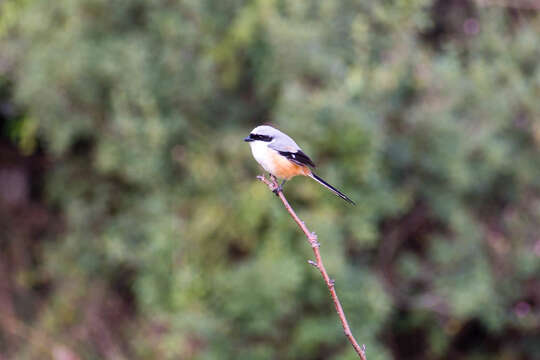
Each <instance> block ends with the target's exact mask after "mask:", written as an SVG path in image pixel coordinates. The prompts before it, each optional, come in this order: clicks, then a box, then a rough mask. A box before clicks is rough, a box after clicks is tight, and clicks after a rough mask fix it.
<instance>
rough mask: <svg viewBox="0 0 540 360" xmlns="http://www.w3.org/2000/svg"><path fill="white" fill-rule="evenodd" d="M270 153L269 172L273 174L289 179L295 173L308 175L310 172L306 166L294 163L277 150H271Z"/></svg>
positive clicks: (295, 174)
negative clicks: (270, 166)
mask: <svg viewBox="0 0 540 360" xmlns="http://www.w3.org/2000/svg"><path fill="white" fill-rule="evenodd" d="M271 154H272V155H271V156H272V167H273V169H272V171H270V172H271V173H272V174H273V175H274V176H276V177H278V178H280V179H285V180H289V179H290V178H292V177H294V176H297V175H305V176H309V175H310V174H311V170H310V169H309V168H308V167H307V166H303V165H299V164H296V163H294V162H292V161H290V160H288V159H287V158H285V157H284V156H282V155H280V154H278V153H277V152H274V151H272V152H271Z"/></svg>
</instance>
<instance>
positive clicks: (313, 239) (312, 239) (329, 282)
mask: <svg viewBox="0 0 540 360" xmlns="http://www.w3.org/2000/svg"><path fill="white" fill-rule="evenodd" d="M257 179H259V180H260V181H262V182H263V183H265V184H266V185H268V188H269V189H270V190H272V191H275V192H277V195H278V196H279V198H280V199H281V201H282V202H283V205H285V208H286V209H287V211H288V212H289V214H290V215H291V216H292V218H293V219H294V221H295V222H296V223H297V224H298V226H299V227H300V229H302V231H303V232H304V234H305V235H306V237H307V239H308V241H309V244H310V245H311V248H312V249H313V253H314V254H315V260H316V261H312V260H308V263H309V264H311V265H313V266H314V267H316V268H317V269H319V271H320V272H321V275H322V277H323V279H324V282H325V283H326V286H327V287H328V290H329V291H330V296H331V297H332V301H333V302H334V306H335V307H336V312H337V314H338V316H339V320H341V325H342V326H343V331H344V332H345V336H346V337H347V339H349V342H350V343H351V344H352V346H353V348H354V350H355V351H356V353H357V354H358V356H359V357H360V359H362V360H366V354H365V346H360V345H359V344H358V342H357V341H356V339H355V338H354V336H353V335H352V332H351V328H350V327H349V323H348V322H347V318H346V317H345V312H344V311H343V307H342V306H341V303H340V302H339V298H338V296H337V293H336V289H335V286H334V283H335V281H334V280H333V279H331V278H330V276H328V273H327V272H326V269H325V268H324V264H323V261H322V259H321V253H320V251H319V242H318V241H317V235H316V234H315V233H314V232H311V231H309V229H308V228H307V226H306V224H305V223H304V222H303V221H302V220H300V218H299V217H298V215H296V213H295V212H294V210H293V208H292V207H291V205H289V202H288V201H287V199H286V198H285V195H283V192H282V191H281V190H280V189H279V187H278V183H277V182H276V180H275V179H271V180H268V179H267V178H265V177H264V176H262V175H260V176H257Z"/></svg>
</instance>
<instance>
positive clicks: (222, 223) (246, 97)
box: [0, 0, 540, 360]
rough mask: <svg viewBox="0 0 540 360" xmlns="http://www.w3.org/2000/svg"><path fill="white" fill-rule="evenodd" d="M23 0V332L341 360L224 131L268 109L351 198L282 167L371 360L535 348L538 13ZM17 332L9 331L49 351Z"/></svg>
mask: <svg viewBox="0 0 540 360" xmlns="http://www.w3.org/2000/svg"><path fill="white" fill-rule="evenodd" d="M15 3H17V2H15ZM20 3H21V4H24V6H22V5H21V6H20V7H14V6H15V5H4V7H6V8H9V9H11V10H10V12H8V13H7V15H2V16H0V20H1V21H0V34H2V35H3V39H2V40H1V42H0V51H2V50H5V54H9V57H10V62H9V64H10V65H9V67H8V68H7V69H4V68H3V67H2V68H0V70H2V72H4V73H3V74H1V76H3V77H6V78H9V79H10V81H12V82H13V84H14V92H15V98H14V101H15V103H16V104H17V105H18V106H21V108H24V109H25V112H26V114H25V117H24V120H22V122H21V123H20V129H21V130H20V131H19V132H20V133H21V145H22V147H23V149H24V150H25V151H31V150H32V149H34V148H35V146H34V145H32V144H33V141H39V143H40V144H41V146H42V148H43V150H44V151H45V153H46V154H47V156H48V157H49V158H50V160H51V164H52V165H51V166H50V168H48V170H47V173H46V175H47V176H46V181H45V184H44V191H45V192H44V193H45V196H46V201H47V204H49V206H50V207H51V208H53V209H55V211H57V212H59V213H60V214H61V216H62V218H63V219H64V222H65V230H64V231H63V234H62V235H61V236H60V237H58V238H55V239H53V241H49V242H46V243H45V244H44V249H43V254H42V255H41V258H40V267H39V269H38V270H39V271H43V272H46V273H47V274H49V275H48V276H50V278H51V281H52V283H53V284H54V289H53V290H52V291H51V293H50V294H49V295H48V296H47V298H46V299H45V300H44V301H45V303H46V305H45V306H44V307H43V308H44V310H41V311H36V312H34V311H33V310H31V309H23V310H22V311H25V312H28V313H29V314H30V313H31V314H33V315H32V316H29V315H27V316H25V318H27V319H28V323H29V324H30V325H31V326H32V327H34V328H36V329H38V331H39V332H43V333H46V334H49V335H48V336H49V337H50V338H51V339H61V340H55V341H57V342H60V343H63V344H66V346H68V347H69V348H71V349H72V350H73V351H74V352H76V353H77V354H78V355H79V356H81V358H84V359H94V358H112V357H118V358H148V359H154V358H159V359H178V358H180V359H323V358H324V359H336V360H337V359H340V360H343V359H354V358H355V354H354V352H353V351H352V349H351V348H350V346H349V344H348V343H347V342H346V339H345V337H344V336H343V333H342V330H341V327H340V325H339V322H338V319H337V317H336V315H335V313H334V310H333V305H332V303H331V301H330V299H329V296H328V293H327V289H326V287H325V286H324V283H323V282H322V280H321V279H320V276H319V274H318V273H317V272H316V270H314V269H313V268H312V267H310V266H309V265H308V264H307V263H306V260H307V259H309V258H310V257H311V256H312V254H311V249H310V248H309V246H308V245H307V243H306V241H305V239H304V238H303V237H302V234H301V233H300V232H299V231H298V229H297V228H296V227H295V224H294V223H293V222H292V221H291V219H290V218H289V217H288V215H287V213H286V212H285V211H284V209H283V207H282V205H281V204H280V202H279V201H277V200H276V198H275V197H274V196H273V195H272V194H271V193H270V192H269V191H268V190H267V189H266V187H265V186H263V185H262V184H260V183H258V182H256V181H255V180H254V175H255V174H256V173H257V172H260V169H259V168H258V167H257V165H256V163H255V162H254V161H253V159H252V158H251V154H250V151H249V148H248V147H247V146H246V145H245V144H244V143H243V142H242V138H243V137H244V136H245V135H246V134H247V133H248V132H249V131H250V130H251V129H252V128H253V127H254V126H255V125H257V124H260V123H264V122H272V123H274V124H276V125H277V126H278V127H279V128H280V129H282V130H283V131H285V132H287V133H289V134H291V135H292V136H293V137H294V138H295V139H296V140H297V142H298V143H299V144H300V145H301V146H302V147H303V149H304V150H305V152H306V153H308V154H310V156H311V157H312V158H313V159H314V160H315V162H316V163H317V164H318V165H319V167H320V170H319V173H320V175H321V176H322V177H323V178H325V179H327V180H328V181H329V182H330V183H332V184H336V186H338V187H339V188H341V189H343V191H344V192H345V193H347V194H348V195H350V197H351V198H352V199H354V200H356V201H357V203H358V206H357V207H354V208H353V207H349V206H347V205H346V204H344V203H343V202H342V201H341V200H340V199H339V198H336V197H333V196H332V195H331V194H330V193H329V192H326V191H324V190H322V189H321V188H320V187H319V186H318V185H317V184H316V183H314V182H309V180H307V179H295V180H293V181H291V182H290V183H288V184H287V186H286V187H285V193H286V195H287V197H288V198H289V200H290V202H291V203H292V205H293V206H294V207H295V209H296V210H297V212H298V213H299V215H300V217H301V218H302V219H303V220H304V221H305V222H306V223H307V224H308V226H309V227H310V228H311V229H312V230H314V231H316V232H317V234H318V235H319V238H320V241H321V244H322V247H321V252H322V254H323V258H324V261H325V264H326V266H327V268H328V271H329V273H330V274H331V275H332V276H333V277H335V279H336V284H337V285H336V286H337V291H338V294H339V295H340V297H341V299H342V303H343V306H344V308H345V311H346V313H347V315H348V317H349V320H350V323H351V327H352V329H353V333H354V334H355V336H356V337H357V339H358V340H359V341H360V342H361V343H365V344H366V345H367V351H368V352H367V353H368V358H369V359H370V360H374V359H390V358H392V357H393V356H395V357H396V358H418V359H421V358H422V359H424V358H425V359H444V358H456V359H457V358H462V359H465V358H475V359H493V358H500V359H502V358H505V359H506V358H508V359H526V358H536V357H538V356H539V355H540V350H539V349H538V346H534V341H533V334H534V332H535V331H537V330H538V328H539V327H540V317H539V315H538V314H539V308H538V306H539V304H540V298H539V297H538V291H537V290H535V289H537V288H538V274H539V273H540V262H539V261H538V256H539V254H540V249H539V246H540V245H539V242H538V241H539V240H538V236H537V229H538V226H539V225H540V192H539V191H540V166H538V159H539V158H540V122H539V119H540V102H539V101H538V98H539V97H540V65H539V63H538V59H539V58H540V50H539V49H540V48H539V47H538V46H537V44H538V31H539V30H540V20H539V19H538V18H537V17H538V16H537V14H536V13H534V12H531V13H527V14H526V15H522V17H518V18H516V15H515V13H513V12H511V11H509V10H507V9H505V8H482V7H476V5H474V4H469V3H465V4H466V5H463V4H462V3H461V2H450V3H452V4H451V5H444V6H449V7H450V8H451V10H452V11H454V12H452V13H453V14H454V15H453V16H454V17H453V18H452V19H453V20H452V21H453V22H457V23H458V24H459V26H458V27H457V28H456V27H453V25H451V24H452V23H453V22H452V21H450V20H449V19H450V18H448V21H446V19H444V18H442V19H441V16H440V15H437V14H436V13H437V11H439V10H440V7H442V6H443V5H442V2H440V1H439V2H432V1H428V0H417V1H385V2H372V1H353V0H348V1H328V0H326V1H317V0H311V1H292V0H291V1H288V0H280V1H270V0H253V1H240V0H234V1H233V0H231V1H198V0H185V1H142V0H126V1H105V0H58V1H54V2H44V1H23V2H20ZM6 4H10V2H9V1H8V2H7V3H6ZM13 4H14V3H13ZM467 4H468V5H467ZM15 9H17V10H15ZM13 11H17V14H18V16H17V20H16V21H15V20H14V18H13V16H12V15H10V14H12V13H13ZM455 14H460V15H459V16H458V15H455ZM520 14H521V13H519V12H518V15H520ZM455 16H457V18H455ZM520 16H521V15H520ZM465 22H468V24H472V25H476V26H477V29H476V30H474V28H473V30H470V29H469V30H467V29H468V28H466V26H465ZM5 24H7V25H5ZM4 26H6V27H7V28H6V29H4ZM107 299H109V300H107ZM111 299H112V300H111ZM111 303H112V305H111ZM96 304H98V305H96ZM114 304H117V305H114ZM518 306H521V308H523V309H527V311H525V310H523V311H521V312H519V311H518V310H517V309H518ZM119 309H121V310H119ZM117 313H120V315H118V314H117ZM96 319H98V320H96ZM96 324H98V325H99V324H101V325H100V326H103V324H107V325H106V326H105V327H107V326H110V327H111V328H112V330H110V333H108V335H102V334H101V335H100V333H99V331H98V330H96V328H97V329H99V328H100V327H99V326H98V325H96ZM73 329H86V332H83V333H84V334H86V335H84V336H83V335H80V336H78V335H76V334H74V333H72V332H71V330H73ZM470 329H476V330H475V331H472V330H470ZM0 330H1V329H0ZM510 335H511V336H510ZM102 336H104V337H108V338H109V340H107V341H109V343H107V342H105V343H104V342H103V340H102ZM51 341H52V340H51ZM514 341H515V342H514ZM110 342H112V345H111V344H110ZM107 344H108V345H107ZM411 344H414V345H411ZM493 344H496V345H493ZM531 344H533V345H531ZM32 346H34V347H31V350H25V352H23V350H20V349H15V350H12V351H13V352H14V353H17V351H19V352H18V354H19V356H21V358H44V357H45V358H46V357H47V356H52V355H50V353H49V352H48V351H49V350H47V349H43V348H41V347H39V346H38V345H32ZM497 354H498V355H497ZM0 355H1V354H0Z"/></svg>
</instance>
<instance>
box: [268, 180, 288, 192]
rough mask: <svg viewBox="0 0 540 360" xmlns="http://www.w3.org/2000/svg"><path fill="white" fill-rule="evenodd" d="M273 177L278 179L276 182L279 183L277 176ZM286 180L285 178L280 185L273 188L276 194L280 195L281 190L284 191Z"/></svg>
mask: <svg viewBox="0 0 540 360" xmlns="http://www.w3.org/2000/svg"><path fill="white" fill-rule="evenodd" d="M271 176H274V175H271ZM273 179H274V180H275V181H276V183H278V182H277V179H276V177H275V176H274V177H273ZM286 181H287V180H285V179H283V181H282V182H281V185H278V186H277V187H276V188H275V189H274V190H272V192H273V193H274V194H276V195H278V193H280V192H283V185H285V182H286ZM278 184H279V183H278Z"/></svg>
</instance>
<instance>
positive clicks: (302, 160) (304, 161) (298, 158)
mask: <svg viewBox="0 0 540 360" xmlns="http://www.w3.org/2000/svg"><path fill="white" fill-rule="evenodd" d="M279 153H280V155H283V156H285V157H286V158H287V159H289V160H291V161H292V162H295V163H297V164H298V165H308V166H311V167H313V168H314V167H316V166H315V164H314V163H313V161H311V159H310V158H309V156H307V155H306V154H304V153H303V152H302V150H298V151H297V152H289V151H280V152H279Z"/></svg>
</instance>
